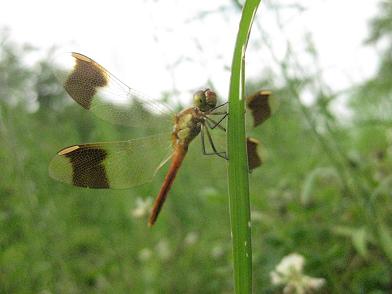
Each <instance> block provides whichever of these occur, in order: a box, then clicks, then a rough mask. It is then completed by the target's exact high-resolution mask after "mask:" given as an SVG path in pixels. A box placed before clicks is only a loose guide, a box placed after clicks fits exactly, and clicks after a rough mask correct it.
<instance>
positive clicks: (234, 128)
mask: <svg viewBox="0 0 392 294" xmlns="http://www.w3.org/2000/svg"><path fill="white" fill-rule="evenodd" d="M259 3H260V0H249V1H246V2H245V5H244V8H243V11H242V17H241V22H240V26H239V31H238V35H237V40H236V44H235V49H234V56H233V63H232V68H231V79H230V90H229V120H228V136H227V150H228V154H229V164H228V179H229V205H230V223H231V232H232V240H233V259H234V260H233V261H234V283H235V293H252V246H251V227H250V206H249V179H248V162H247V154H246V134H245V115H244V114H245V113H244V112H245V111H244V110H245V103H244V90H245V85H244V78H245V68H244V66H245V64H244V58H245V51H246V46H247V43H248V38H249V34H250V30H251V26H252V22H253V18H254V16H255V13H256V10H257V7H258V5H259Z"/></svg>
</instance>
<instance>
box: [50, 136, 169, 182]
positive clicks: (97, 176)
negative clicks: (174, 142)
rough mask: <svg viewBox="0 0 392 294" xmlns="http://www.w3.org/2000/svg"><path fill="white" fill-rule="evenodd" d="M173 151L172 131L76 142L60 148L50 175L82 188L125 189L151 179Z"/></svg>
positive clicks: (52, 162) (53, 161)
mask: <svg viewBox="0 0 392 294" xmlns="http://www.w3.org/2000/svg"><path fill="white" fill-rule="evenodd" d="M169 152H171V147H170V133H167V134H160V135H155V136H149V137H144V138H140V139H134V140H129V141H119V142H104V143H91V144H81V145H73V146H70V147H67V148H64V149H62V150H60V151H59V152H58V153H57V155H56V156H55V157H54V158H53V159H52V161H51V162H50V165H49V174H50V176H51V177H52V178H54V179H56V180H58V181H61V182H64V183H68V184H71V185H74V186H79V187H87V188H113V189H125V188H130V187H134V186H138V185H141V184H144V183H146V182H149V181H151V180H152V178H153V176H154V174H155V171H156V168H157V167H158V166H159V164H160V163H161V162H162V159H164V158H165V156H167V154H168V153H169Z"/></svg>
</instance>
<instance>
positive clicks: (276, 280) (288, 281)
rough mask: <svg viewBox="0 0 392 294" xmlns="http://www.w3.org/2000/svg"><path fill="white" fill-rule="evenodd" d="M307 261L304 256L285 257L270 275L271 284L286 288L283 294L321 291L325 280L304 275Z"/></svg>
mask: <svg viewBox="0 0 392 294" xmlns="http://www.w3.org/2000/svg"><path fill="white" fill-rule="evenodd" d="M304 264H305V259H304V257H303V256H302V255H299V254H297V253H292V254H290V255H287V256H285V257H284V258H283V259H282V260H281V262H280V263H279V264H278V265H277V266H276V267H275V270H274V271H272V272H271V273H270V277H271V283H272V284H273V285H277V286H284V289H283V293H298V294H304V293H311V292H312V291H316V290H318V289H320V288H321V287H322V286H323V285H324V284H325V280H324V279H322V278H313V277H310V276H307V275H305V274H304V273H303V268H304Z"/></svg>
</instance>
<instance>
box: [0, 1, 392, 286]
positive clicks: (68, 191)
mask: <svg viewBox="0 0 392 294" xmlns="http://www.w3.org/2000/svg"><path fill="white" fill-rule="evenodd" d="M383 3H384V4H383V5H384V6H385V7H384V8H383V9H382V15H381V16H380V18H378V19H375V20H374V22H373V23H372V29H373V33H372V35H371V36H370V38H369V42H371V44H373V43H374V42H377V41H379V40H381V39H384V38H386V39H389V40H390V38H391V35H392V27H391V25H390V24H391V23H392V13H391V12H392V7H391V5H390V2H386V1H384V2H383ZM1 38H2V39H1V40H0V44H1V47H0V166H1V169H2V172H1V175H0V227H1V235H0V248H1V250H0V292H1V293H89V292H90V293H200V290H201V289H202V290H203V293H230V292H231V291H232V289H233V284H232V283H233V281H232V268H231V240H230V233H229V232H230V230H229V215H228V202H227V201H228V199H227V187H226V168H225V163H224V162H223V160H221V159H216V158H203V157H202V156H200V150H199V149H200V146H198V143H199V142H196V143H194V144H193V146H191V151H190V154H189V157H188V158H187V159H186V160H185V163H184V166H183V169H182V170H181V171H180V173H179V176H178V178H177V180H176V182H175V184H174V187H173V190H172V191H171V193H170V197H169V199H168V201H167V203H166V204H165V207H164V209H163V211H162V214H161V216H160V219H159V220H158V223H157V225H156V226H155V227H154V228H152V229H149V228H147V226H146V217H145V216H144V217H141V218H137V217H136V216H135V213H134V212H135V209H136V208H137V203H138V200H136V199H139V198H138V197H140V198H142V199H146V198H147V197H154V196H155V194H156V192H157V191H158V189H159V186H160V183H161V181H162V179H163V177H164V172H165V170H163V171H162V172H160V173H159V174H158V175H157V177H156V179H155V180H154V182H153V183H151V184H148V185H145V186H142V187H139V188H136V189H130V190H118V191H114V190H87V189H79V188H75V187H70V186H66V185H63V184H61V183H57V182H55V181H53V180H52V179H50V178H49V177H48V171H47V168H48V163H49V161H50V158H51V157H52V156H53V155H54V154H55V152H56V151H57V150H59V149H60V148H61V147H64V146H68V145H71V144H75V143H82V142H93V141H111V140H120V139H128V138H133V137H135V132H136V131H134V130H132V129H125V128H120V127H115V126H112V125H109V124H107V123H105V122H102V121H100V120H98V119H96V118H94V117H92V116H91V115H89V114H88V113H87V112H86V111H84V110H82V109H81V108H80V107H79V106H78V105H76V103H72V101H71V99H70V98H69V97H66V96H65V95H64V93H63V91H62V89H61V86H60V85H59V84H58V82H57V81H56V79H55V78H54V77H53V75H52V73H51V70H50V67H51V65H50V63H48V61H47V60H49V59H48V58H43V59H42V60H41V61H38V62H37V63H36V64H35V65H33V66H27V65H26V64H25V62H24V59H25V57H26V56H27V55H29V54H31V52H34V49H33V48H31V47H29V46H20V45H18V44H14V43H12V42H11V41H10V40H9V38H7V37H6V35H4V34H3V36H2V37H1ZM389 44H391V43H389ZM391 49H392V48H391V47H390V46H389V47H388V46H387V48H385V51H383V52H382V53H381V55H380V66H379V70H378V72H377V75H376V76H374V77H373V78H372V79H371V80H369V81H367V82H366V83H364V84H363V85H359V86H358V87H356V88H355V89H354V91H352V93H350V106H349V110H350V111H351V113H352V114H353V115H352V119H350V120H349V121H348V120H347V118H345V119H342V115H341V114H339V113H336V112H334V111H333V108H332V107H331V104H332V102H334V101H335V100H337V99H338V98H339V94H337V93H334V92H333V91H332V90H331V89H329V88H328V87H327V86H326V85H324V84H323V83H322V81H320V80H318V79H316V77H305V76H303V77H299V76H293V75H290V74H288V73H289V72H290V71H289V70H288V69H287V65H285V64H283V65H282V66H281V70H282V71H281V73H282V77H284V80H285V84H284V86H283V87H282V86H281V87H273V85H274V84H275V80H274V77H273V76H271V77H269V78H268V79H266V80H264V81H258V82H254V83H253V84H252V85H250V86H249V93H251V92H252V90H254V89H256V88H259V87H262V86H264V87H265V86H266V85H268V86H267V87H268V88H270V89H271V88H272V90H273V92H274V95H276V96H277V97H278V98H279V99H280V101H281V103H280V109H279V111H278V112H277V113H276V115H275V116H274V117H272V118H271V119H270V120H269V121H268V122H266V123H265V124H264V125H263V126H262V127H261V128H260V129H258V130H252V131H251V132H250V134H251V135H252V136H254V137H257V138H260V139H261V141H262V145H263V146H264V149H263V152H262V153H263V154H264V158H265V164H264V166H263V167H262V168H260V169H258V170H256V171H254V172H253V173H252V174H251V176H250V177H251V204H252V221H253V225H252V236H253V269H254V279H253V281H254V289H255V293H274V292H276V291H279V289H277V288H275V287H273V286H272V285H271V283H270V278H269V273H270V272H271V271H272V270H273V269H274V267H275V265H276V264H277V263H278V262H279V261H280V260H281V258H282V257H283V256H285V255H287V254H289V253H292V252H298V253H300V254H302V255H303V256H305V258H306V260H307V263H306V272H307V273H309V274H310V275H312V276H316V277H323V278H325V279H326V286H325V288H324V291H325V292H326V293H347V292H350V293H387V292H390V291H392V286H391V285H392V238H391V233H392V230H391V224H392V217H391V215H392V203H391V196H392V194H391V191H392V189H391V188H392V176H391V175H392V128H391V125H392V124H391V120H390V118H391V114H392V113H391V111H392V109H391V105H392V104H391V103H390V101H391V98H392V96H391V95H392V94H391V93H392V84H391V79H390V78H391V72H392V62H391V60H392V59H391V52H392V50H391ZM309 54H312V53H309ZM291 58H295V56H294V57H293V56H292V57H291ZM314 58H317V56H316V55H315V57H314ZM288 64H289V63H288ZM271 85H272V86H271ZM315 85H317V86H315ZM309 89H312V90H311V92H312V96H313V97H315V99H314V101H313V103H312V104H311V105H307V106H305V105H303V104H302V103H301V99H299V97H300V96H301V93H303V91H305V90H309ZM138 135H139V134H138Z"/></svg>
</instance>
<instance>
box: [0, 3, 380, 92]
mask: <svg viewBox="0 0 392 294" xmlns="http://www.w3.org/2000/svg"><path fill="white" fill-rule="evenodd" d="M278 2H280V3H286V4H287V3H288V1H287V0H286V1H284V0H280V1H272V0H270V1H269V3H274V4H275V3H278ZM290 2H291V3H294V2H295V3H301V4H302V5H303V6H304V7H306V8H307V10H306V11H305V12H303V13H302V14H299V13H298V12H295V10H291V11H290V10H289V11H287V13H285V14H284V15H283V17H282V19H283V22H284V24H285V27H284V34H282V32H281V31H279V30H278V29H277V26H276V17H275V14H274V12H273V11H272V10H271V9H269V8H268V6H267V5H265V4H263V2H262V3H261V6H260V8H259V12H258V15H257V20H258V21H259V22H260V25H261V26H262V28H263V29H264V30H265V31H266V32H267V33H268V34H269V35H270V37H271V36H273V38H272V42H273V46H274V52H275V54H276V55H278V56H279V57H283V53H284V48H285V47H284V44H285V39H286V38H290V40H291V41H292V42H293V45H294V48H295V49H296V50H298V51H301V49H302V48H303V41H302V40H303V35H304V33H306V32H311V33H312V35H313V39H314V40H315V43H316V46H317V49H318V50H319V55H320V60H321V65H322V68H323V70H325V72H324V77H325V79H326V80H327V81H328V82H329V83H330V84H331V85H332V87H333V88H334V89H339V88H345V87H349V86H350V85H351V84H352V83H355V82H360V81H361V80H362V79H364V78H366V77H368V76H369V75H371V74H372V73H373V72H374V69H375V67H376V64H377V57H376V55H375V53H374V51H373V49H372V48H366V47H363V46H362V42H363V40H364V39H365V38H366V36H368V27H367V24H368V20H369V19H370V18H371V17H372V16H374V15H375V14H376V12H377V10H376V8H377V5H376V4H377V2H378V1H376V0H363V1H355V0H345V1H339V0H324V1H323V0H312V1H311V0H298V1H290ZM0 3H1V4H2V5H1V7H2V9H1V10H0V27H3V26H7V27H9V28H10V30H11V38H12V40H15V41H18V42H28V43H30V44H32V45H34V46H37V47H38V48H42V49H48V48H50V47H53V46H57V47H58V48H59V49H60V50H61V51H79V52H81V53H83V54H86V55H88V56H89V57H91V58H93V59H95V60H96V61H98V62H99V63H101V64H102V65H103V66H105V67H106V68H107V69H109V70H110V71H111V72H113V73H114V74H115V75H116V76H117V77H119V78H120V79H122V80H123V81H124V82H125V83H126V84H128V85H130V86H132V87H134V88H135V89H138V90H140V91H142V92H144V93H146V94H147V95H149V96H151V97H159V96H160V94H161V93H162V92H164V91H173V89H176V90H178V97H177V98H179V99H181V100H183V99H189V98H188V97H189V95H190V93H191V92H193V90H195V89H197V88H200V87H203V86H206V83H207V81H208V80H209V79H210V80H211V81H212V82H213V83H214V85H215V88H216V90H217V92H218V93H220V94H221V95H227V92H228V85H229V78H230V75H229V70H228V67H229V66H230V64H231V58H232V52H233V46H234V41H235V36H236V33H237V28H238V22H239V17H240V15H239V13H238V12H236V10H234V9H230V10H229V11H226V13H219V12H217V13H211V14H208V15H206V16H205V17H203V18H201V19H198V18H197V16H199V15H200V14H201V13H202V12H206V11H216V10H217V9H218V8H220V7H224V6H225V7H231V6H230V5H231V1H227V0H226V1H223V0H215V1H211V0H198V1H180V0H165V1H153V0H147V1H142V0H134V1H120V0H112V1H80V0H79V1H77V0H67V1H53V0H35V1H27V0H26V1H22V0H1V2H0ZM252 36H253V38H252ZM252 36H251V40H250V44H249V50H248V53H247V77H248V78H253V79H257V78H258V75H260V73H262V72H263V70H264V69H265V68H266V66H267V65H268V64H269V63H270V57H269V55H268V53H265V51H264V50H260V49H258V47H257V46H256V45H255V44H254V42H255V41H256V40H257V39H260V38H259V36H260V32H258V31H257V30H256V28H255V29H254V30H253V34H252ZM298 59H299V61H300V62H301V63H302V55H301V54H299V55H298ZM303 62H304V64H307V61H306V58H305V57H304V58H303ZM308 66H309V71H312V64H308Z"/></svg>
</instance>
